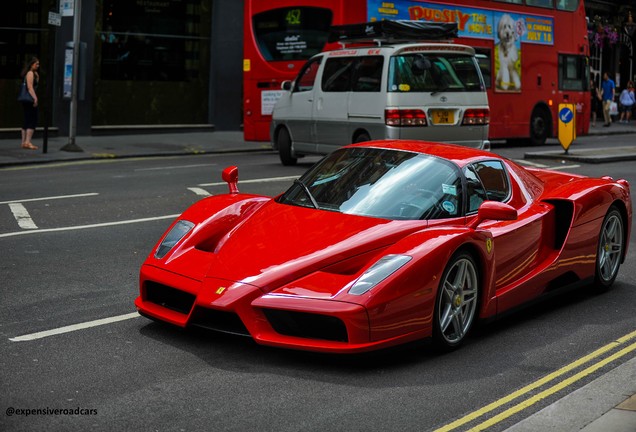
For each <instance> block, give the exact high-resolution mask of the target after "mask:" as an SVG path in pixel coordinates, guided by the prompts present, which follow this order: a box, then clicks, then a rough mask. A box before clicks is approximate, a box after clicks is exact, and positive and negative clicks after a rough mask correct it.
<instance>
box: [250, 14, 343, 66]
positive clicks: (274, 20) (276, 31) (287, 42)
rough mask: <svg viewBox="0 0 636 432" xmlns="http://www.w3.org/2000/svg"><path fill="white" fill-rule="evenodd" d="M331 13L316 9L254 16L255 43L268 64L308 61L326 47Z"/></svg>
mask: <svg viewBox="0 0 636 432" xmlns="http://www.w3.org/2000/svg"><path fill="white" fill-rule="evenodd" d="M332 15H333V14H332V12H331V10H329V9H323V8H315V7H293V8H280V9H273V10H269V11H266V12H261V13H259V14H256V15H254V17H253V20H252V25H253V27H254V39H255V40H256V45H257V46H258V49H259V51H260V53H261V55H262V56H263V58H264V59H265V60H267V61H282V60H288V61H289V60H306V59H308V58H309V57H311V56H313V55H314V54H318V53H319V52H321V51H322V49H323V48H324V46H325V44H326V43H327V36H328V33H329V26H330V25H331V20H332Z"/></svg>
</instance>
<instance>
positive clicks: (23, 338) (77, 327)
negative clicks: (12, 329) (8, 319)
mask: <svg viewBox="0 0 636 432" xmlns="http://www.w3.org/2000/svg"><path fill="white" fill-rule="evenodd" d="M140 316H141V315H139V314H138V313H137V312H133V313H129V314H125V315H118V316H114V317H110V318H102V319H98V320H94V321H87V322H84V323H80V324H72V325H68V326H65V327H59V328H56V329H53V330H45V331H41V332H37V333H31V334H27V335H23V336H17V337H14V338H9V340H10V341H11V342H26V341H32V340H36V339H42V338H45V337H49V336H54V335H59V334H64V333H70V332H74V331H77V330H83V329H87V328H91V327H97V326H101V325H106V324H112V323H115V322H119V321H124V320H128V319H132V318H138V317H140Z"/></svg>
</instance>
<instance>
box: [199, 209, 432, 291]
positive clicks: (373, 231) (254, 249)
mask: <svg viewBox="0 0 636 432" xmlns="http://www.w3.org/2000/svg"><path fill="white" fill-rule="evenodd" d="M426 225H427V223H426V221H391V220H385V219H376V218H370V217H362V216H353V215H346V214H342V213H338V212H332V211H325V210H316V209H310V208H304V207H298V206H293V205H285V204H279V203H277V202H275V201H270V202H269V203H267V204H265V205H263V206H262V207H261V208H260V209H258V210H257V211H255V212H254V213H253V214H251V215H250V216H249V217H246V218H245V219H243V220H242V221H240V222H239V223H238V224H236V225H235V226H234V227H233V228H232V229H231V230H230V231H229V232H227V233H226V234H225V235H224V236H223V237H222V238H221V239H219V241H218V242H217V243H216V244H215V245H214V250H213V259H212V263H211V265H210V267H209V269H208V272H207V277H213V278H220V279H225V280H230V281H233V282H241V283H246V284H250V285H255V286H258V287H260V288H261V289H263V290H264V291H271V290H272V289H275V288H278V287H280V286H281V285H283V284H285V283H288V282H291V281H293V280H295V279H298V278H300V277H302V276H305V275H307V274H310V273H312V272H315V271H317V270H319V269H321V268H324V267H326V266H329V265H332V264H335V263H337V262H340V261H342V260H345V259H347V258H351V257H354V256H357V255H360V254H363V253H366V252H369V251H373V250H378V253H380V251H381V249H383V248H386V247H387V246H389V245H391V244H393V243H395V242H396V241H398V240H399V239H401V238H403V237H404V236H406V235H408V234H410V233H412V232H414V231H418V230H421V229H423V228H425V227H426Z"/></svg>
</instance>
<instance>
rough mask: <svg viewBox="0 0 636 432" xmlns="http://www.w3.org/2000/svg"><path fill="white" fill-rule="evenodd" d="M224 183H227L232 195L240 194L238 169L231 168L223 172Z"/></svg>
mask: <svg viewBox="0 0 636 432" xmlns="http://www.w3.org/2000/svg"><path fill="white" fill-rule="evenodd" d="M221 177H222V178H223V181H224V182H226V183H227V186H228V188H229V189H230V193H231V194H237V193H239V190H238V167H235V166H229V167H227V168H225V169H224V170H223V173H222V174H221Z"/></svg>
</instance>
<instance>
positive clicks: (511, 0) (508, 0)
mask: <svg viewBox="0 0 636 432" xmlns="http://www.w3.org/2000/svg"><path fill="white" fill-rule="evenodd" d="M497 1H500V2H504V3H515V4H521V3H523V0H497Z"/></svg>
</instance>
